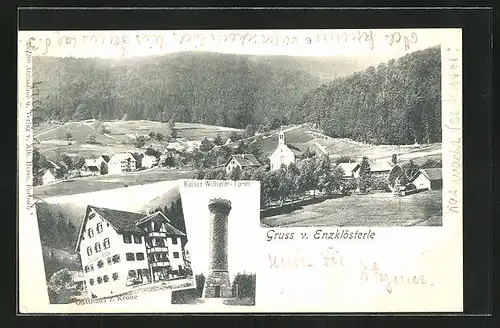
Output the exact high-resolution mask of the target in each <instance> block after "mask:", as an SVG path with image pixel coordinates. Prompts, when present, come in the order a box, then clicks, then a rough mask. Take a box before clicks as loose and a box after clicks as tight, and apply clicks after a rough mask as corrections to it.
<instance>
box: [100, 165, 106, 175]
mask: <svg viewBox="0 0 500 328" xmlns="http://www.w3.org/2000/svg"><path fill="white" fill-rule="evenodd" d="M99 171H100V173H101V175H104V174H108V165H107V164H106V163H104V162H102V163H101V167H100V168H99Z"/></svg>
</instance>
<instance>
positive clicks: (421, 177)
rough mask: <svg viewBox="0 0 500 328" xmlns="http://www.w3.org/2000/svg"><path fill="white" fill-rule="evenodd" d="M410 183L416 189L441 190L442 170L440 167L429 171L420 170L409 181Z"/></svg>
mask: <svg viewBox="0 0 500 328" xmlns="http://www.w3.org/2000/svg"><path fill="white" fill-rule="evenodd" d="M410 182H411V183H412V184H413V185H414V186H415V187H416V188H417V189H429V190H437V189H442V188H443V175H442V169H441V168H440V167H438V168H431V169H420V170H419V171H418V172H417V173H415V175H414V176H413V177H412V178H411V179H410Z"/></svg>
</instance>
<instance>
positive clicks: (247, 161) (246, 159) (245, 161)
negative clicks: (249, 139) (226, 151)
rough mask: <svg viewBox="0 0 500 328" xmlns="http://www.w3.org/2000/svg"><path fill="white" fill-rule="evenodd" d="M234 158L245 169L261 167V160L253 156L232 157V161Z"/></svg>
mask: <svg viewBox="0 0 500 328" xmlns="http://www.w3.org/2000/svg"><path fill="white" fill-rule="evenodd" d="M233 158H234V159H235V160H236V161H237V162H238V163H239V164H240V165H241V166H243V167H245V166H260V165H261V164H260V162H259V160H258V159H257V158H256V157H255V156H254V155H253V154H240V155H232V156H231V159H233ZM231 159H230V160H231ZM230 160H229V161H230ZM229 161H228V163H229Z"/></svg>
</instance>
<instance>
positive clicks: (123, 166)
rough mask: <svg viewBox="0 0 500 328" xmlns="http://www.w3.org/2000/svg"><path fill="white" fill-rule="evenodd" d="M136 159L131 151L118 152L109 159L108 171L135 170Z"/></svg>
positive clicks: (117, 172)
mask: <svg viewBox="0 0 500 328" xmlns="http://www.w3.org/2000/svg"><path fill="white" fill-rule="evenodd" d="M135 169H136V160H135V158H134V156H132V154H130V153H116V154H114V155H113V156H111V158H110V159H109V162H108V173H109V174H119V173H123V172H130V171H135Z"/></svg>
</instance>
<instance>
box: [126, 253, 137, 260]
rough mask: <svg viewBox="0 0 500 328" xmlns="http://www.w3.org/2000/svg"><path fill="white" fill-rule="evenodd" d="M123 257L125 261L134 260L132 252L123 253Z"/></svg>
mask: <svg viewBox="0 0 500 328" xmlns="http://www.w3.org/2000/svg"><path fill="white" fill-rule="evenodd" d="M125 257H126V259H127V261H134V260H135V257H134V253H127V254H125Z"/></svg>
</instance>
